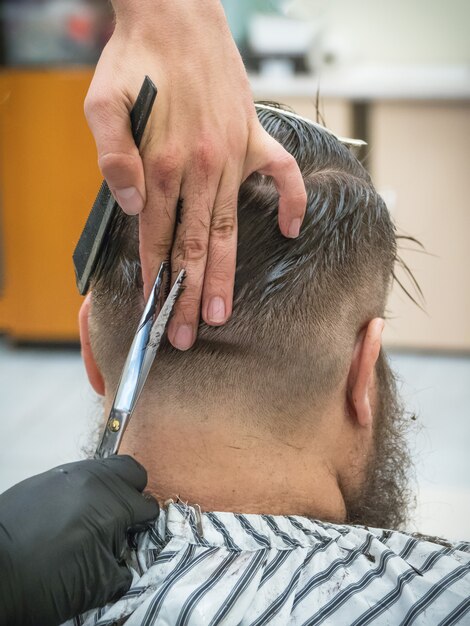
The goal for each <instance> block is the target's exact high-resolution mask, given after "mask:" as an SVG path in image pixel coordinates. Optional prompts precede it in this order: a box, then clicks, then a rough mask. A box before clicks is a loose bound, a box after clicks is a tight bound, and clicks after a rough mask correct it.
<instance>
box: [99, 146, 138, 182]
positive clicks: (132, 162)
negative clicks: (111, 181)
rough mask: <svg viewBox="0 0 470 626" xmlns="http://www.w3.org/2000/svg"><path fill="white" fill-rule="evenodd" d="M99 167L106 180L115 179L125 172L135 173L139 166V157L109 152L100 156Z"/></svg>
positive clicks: (125, 153)
mask: <svg viewBox="0 0 470 626" xmlns="http://www.w3.org/2000/svg"><path fill="white" fill-rule="evenodd" d="M98 165H99V168H100V170H101V172H102V174H103V176H104V177H105V178H110V177H111V178H113V177H115V176H116V175H119V174H121V173H124V172H133V171H134V170H135V168H136V166H137V165H138V157H137V156H136V155H133V154H129V153H127V152H108V153H107V154H101V155H100V156H99V158H98Z"/></svg>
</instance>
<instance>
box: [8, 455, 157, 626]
mask: <svg viewBox="0 0 470 626" xmlns="http://www.w3.org/2000/svg"><path fill="white" fill-rule="evenodd" d="M146 484H147V473H146V471H145V469H144V468H143V467H142V466H141V465H139V464H138V463H137V461H135V460H134V459H133V458H131V457H129V456H114V457H110V458H108V459H104V460H87V461H79V462H77V463H68V464H67V465H62V466H60V467H56V468H54V469H52V470H49V471H48V472H45V473H44V474H39V475H38V476H33V477H32V478H28V479H27V480H25V481H23V482H21V483H19V484H18V485H15V486H14V487H12V488H11V489H9V490H8V491H6V492H5V493H3V494H2V495H0V624H1V625H2V626H16V625H19V626H29V625H31V626H33V625H34V626H55V625H58V624H61V623H62V622H64V621H66V620H67V619H69V618H71V617H73V616H75V615H77V614H79V613H82V612H83V611H86V610H88V609H92V608H94V607H98V606H102V605H104V604H106V602H108V601H110V600H112V599H113V598H115V597H118V596H120V595H122V594H123V593H125V592H126V591H127V590H128V589H129V587H130V584H131V582H132V576H131V573H130V572H129V570H128V569H127V567H126V566H125V565H124V563H123V562H122V561H121V556H122V554H123V552H124V550H125V548H126V545H127V531H128V530H129V529H132V528H133V527H134V528H135V527H136V526H138V525H142V524H143V523H144V522H147V521H150V520H152V519H154V518H156V517H157V516H158V512H159V509H158V504H157V502H156V501H155V500H153V499H147V498H145V497H144V496H143V495H142V494H141V492H142V491H143V489H144V488H145V486H146Z"/></svg>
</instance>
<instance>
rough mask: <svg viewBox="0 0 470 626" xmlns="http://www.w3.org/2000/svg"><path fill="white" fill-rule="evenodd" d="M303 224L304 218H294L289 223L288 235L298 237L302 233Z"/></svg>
mask: <svg viewBox="0 0 470 626" xmlns="http://www.w3.org/2000/svg"><path fill="white" fill-rule="evenodd" d="M301 224H302V220H301V219H299V218H298V217H296V218H295V219H294V220H292V222H291V223H290V224H289V230H288V231H287V234H288V236H289V237H292V238H294V237H298V236H299V233H300V226H301Z"/></svg>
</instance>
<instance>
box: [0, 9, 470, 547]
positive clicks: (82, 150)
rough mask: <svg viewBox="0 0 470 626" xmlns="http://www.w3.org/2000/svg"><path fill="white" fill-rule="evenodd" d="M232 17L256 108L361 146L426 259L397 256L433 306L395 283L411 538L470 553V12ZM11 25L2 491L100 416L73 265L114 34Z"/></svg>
mask: <svg viewBox="0 0 470 626" xmlns="http://www.w3.org/2000/svg"><path fill="white" fill-rule="evenodd" d="M223 4H224V7H225V10H226V13H227V17H228V19H229V22H230V26H231V28H232V32H233V35H234V38H235V40H236V42H237V44H238V46H239V49H240V51H241V53H242V55H243V58H244V61H245V63H246V66H247V68H248V70H249V74H250V80H251V84H252V90H253V95H254V97H255V99H263V100H266V99H268V100H276V101H280V102H284V103H286V104H288V105H290V106H292V107H293V108H294V109H295V110H296V111H297V112H298V113H300V114H303V115H306V116H309V117H311V118H313V119H317V116H318V118H319V119H322V120H324V123H325V124H326V125H327V126H328V127H330V128H331V129H332V130H334V131H335V132H337V133H339V134H341V135H345V136H354V137H360V138H363V139H365V140H366V141H367V142H368V146H367V148H366V149H365V150H363V152H362V153H361V154H360V157H361V158H362V159H363V161H364V163H365V165H366V166H367V168H368V169H369V171H370V172H371V174H372V176H373V179H374V181H375V183H376V186H377V188H378V189H379V191H380V192H381V193H382V195H383V197H384V198H385V200H386V202H387V204H388V206H389V208H390V210H391V212H392V213H393V215H394V218H395V220H396V222H397V225H398V227H399V229H400V231H401V232H403V233H405V234H411V235H413V236H414V237H416V238H418V239H419V240H420V241H421V242H422V244H423V245H424V247H425V249H426V251H427V252H426V253H423V252H422V251H421V252H420V251H419V250H418V249H417V247H416V246H410V245H409V244H407V243H406V241H405V242H404V243H403V250H402V256H403V258H404V259H405V261H406V263H407V264H408V266H409V267H410V268H411V270H412V271H413V273H414V275H415V277H416V279H417V280H418V282H419V284H420V286H421V288H422V290H423V293H424V300H422V299H419V294H416V292H413V293H414V294H415V297H418V299H419V302H420V304H421V308H419V307H418V306H416V305H414V304H413V303H412V302H411V301H410V299H409V298H407V297H406V295H404V293H403V292H402V290H401V289H400V288H399V287H398V285H396V288H395V289H394V291H393V294H392V298H391V301H390V306H389V321H388V325H387V333H386V345H387V348H388V351H389V354H390V356H391V359H392V361H393V364H394V366H395V369H396V371H397V373H398V375H399V378H400V381H401V382H400V386H401V389H402V393H403V396H404V398H405V400H406V402H407V405H408V408H409V410H410V412H414V413H415V414H416V416H417V420H416V424H417V426H416V428H415V429H414V431H413V432H412V433H411V434H410V444H411V446H412V450H413V455H414V459H415V462H416V466H417V467H416V477H415V482H416V494H417V508H416V511H415V514H414V518H413V520H412V524H411V530H420V531H421V532H424V533H429V534H436V535H442V536H446V537H448V538H454V539H458V538H467V539H468V538H469V537H470V522H469V520H470V408H469V407H470V284H469V278H468V276H469V267H470V246H469V238H470V206H469V198H470V153H469V148H470V38H469V36H468V25H469V24H470V3H469V2H468V0H450V1H449V2H442V0H413V2H409V1H407V0H395V1H394V2H390V1H385V0H362V1H359V0H357V1H354V0H295V1H292V2H283V1H281V0H257V1H253V0H225V1H224V2H223ZM0 18H1V28H0V33H1V36H0V43H1V71H0V393H1V396H0V397H1V419H0V446H1V448H0V451H1V453H0V492H1V491H3V490H4V489H6V488H8V487H9V486H11V485H12V484H14V483H15V482H18V481H19V480H21V479H23V478H25V477H27V476H30V475H32V474H34V473H37V472H40V471H42V470H45V469H48V468H49V467H52V466H53V465H56V464H59V463H63V462H66V461H70V460H75V459H77V458H79V457H81V456H83V454H84V453H83V447H84V446H86V443H87V440H88V433H89V430H90V428H91V426H92V424H93V423H94V421H95V420H96V418H97V416H98V415H99V410H100V409H99V403H98V401H97V399H96V397H94V396H93V394H92V392H91V390H90V388H89V386H88V383H87V381H86V378H85V373H84V369H83V367H82V364H81V359H80V354H79V348H78V333H77V322H76V318H77V311H78V308H79V305H80V300H81V299H80V297H79V296H78V295H77V292H76V288H75V280H74V272H73V267H72V261H71V255H72V250H73V248H74V245H75V243H76V241H77V239H78V237H79V234H80V232H81V228H82V227H83V224H84V222H85V219H86V217H87V215H88V212H89V210H90V207H91V204H92V202H93V199H94V196H95V194H96V192H97V190H98V187H99V184H100V180H101V178H100V174H99V171H98V169H97V166H96V154H95V147H94V142H93V139H92V137H91V134H90V133H89V131H88V129H87V126H86V123H85V120H84V116H83V100H84V97H85V94H86V91H87V87H88V84H89V82H90V80H91V77H92V73H93V65H94V64H95V63H96V61H97V59H98V57H99V54H100V51H101V49H102V47H103V46H104V45H105V43H106V41H107V39H108V38H109V36H110V34H111V33H112V29H113V22H112V14H111V11H110V7H109V4H108V2H107V1H106V0H15V1H4V2H3V3H2V4H1V10H0ZM156 36H158V34H156ZM400 279H401V280H402V281H403V282H404V284H405V286H406V287H407V288H408V289H411V290H413V286H412V285H411V283H410V281H409V279H407V277H406V275H405V274H403V273H402V274H401V275H400Z"/></svg>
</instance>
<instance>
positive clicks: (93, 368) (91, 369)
mask: <svg viewBox="0 0 470 626" xmlns="http://www.w3.org/2000/svg"><path fill="white" fill-rule="evenodd" d="M90 308H91V293H89V294H88V295H87V297H86V298H85V300H84V301H83V304H82V306H81V307H80V313H79V314H78V323H79V327H80V343H81V346H82V358H83V362H84V364H85V369H86V373H87V374H88V380H89V381H90V384H91V386H92V387H93V389H94V390H95V391H96V393H97V394H99V395H100V396H104V395H105V385H104V379H103V376H102V375H101V372H100V370H99V368H98V365H97V364H96V361H95V357H94V356H93V352H92V350H91V343H90V334H89V332H88V318H89V315H90Z"/></svg>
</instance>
